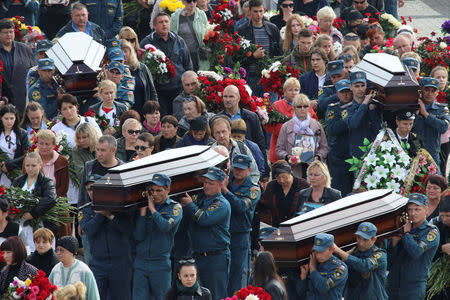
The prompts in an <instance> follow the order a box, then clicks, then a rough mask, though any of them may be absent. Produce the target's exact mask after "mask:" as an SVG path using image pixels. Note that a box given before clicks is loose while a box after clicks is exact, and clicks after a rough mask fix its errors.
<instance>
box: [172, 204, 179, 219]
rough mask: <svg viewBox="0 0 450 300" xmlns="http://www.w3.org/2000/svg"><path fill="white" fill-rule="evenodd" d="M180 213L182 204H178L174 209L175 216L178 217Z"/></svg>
mask: <svg viewBox="0 0 450 300" xmlns="http://www.w3.org/2000/svg"><path fill="white" fill-rule="evenodd" d="M180 213H181V206H180V204H176V205H175V206H174V207H173V215H174V216H178V215H179V214H180Z"/></svg>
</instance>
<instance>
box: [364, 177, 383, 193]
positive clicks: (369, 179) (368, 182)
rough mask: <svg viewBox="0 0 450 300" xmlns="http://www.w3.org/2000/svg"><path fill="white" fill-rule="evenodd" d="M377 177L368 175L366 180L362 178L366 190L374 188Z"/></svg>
mask: <svg viewBox="0 0 450 300" xmlns="http://www.w3.org/2000/svg"><path fill="white" fill-rule="evenodd" d="M378 180H379V179H378V177H377V176H376V175H375V174H370V175H368V176H367V177H366V178H364V182H365V183H366V185H367V188H369V189H371V188H376V187H377V183H378Z"/></svg>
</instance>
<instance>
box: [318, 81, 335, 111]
mask: <svg viewBox="0 0 450 300" xmlns="http://www.w3.org/2000/svg"><path fill="white" fill-rule="evenodd" d="M318 95H319V101H318V105H319V111H321V112H325V111H326V110H327V108H328V105H330V104H331V103H336V102H339V98H338V96H337V93H336V88H335V86H334V85H326V86H324V87H323V88H322V89H321V90H320V91H319V94H318Z"/></svg>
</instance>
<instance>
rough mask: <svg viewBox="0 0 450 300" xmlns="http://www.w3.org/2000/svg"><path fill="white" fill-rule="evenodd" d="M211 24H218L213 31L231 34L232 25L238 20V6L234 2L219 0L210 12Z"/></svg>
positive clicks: (232, 30) (232, 0)
mask: <svg viewBox="0 0 450 300" xmlns="http://www.w3.org/2000/svg"><path fill="white" fill-rule="evenodd" d="M212 17H213V18H212V19H210V20H209V23H211V24H214V23H215V24H218V25H217V26H216V28H215V29H214V30H216V31H219V30H222V31H223V32H227V33H230V34H233V32H234V24H235V23H236V21H238V20H239V19H240V14H239V4H238V3H237V2H236V1H234V0H219V2H218V3H217V5H216V6H215V7H214V9H213V11H212Z"/></svg>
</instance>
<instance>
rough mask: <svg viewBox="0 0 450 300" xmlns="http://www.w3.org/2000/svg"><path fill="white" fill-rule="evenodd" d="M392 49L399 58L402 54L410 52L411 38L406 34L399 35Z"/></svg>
mask: <svg viewBox="0 0 450 300" xmlns="http://www.w3.org/2000/svg"><path fill="white" fill-rule="evenodd" d="M393 44H394V49H395V50H397V52H398V56H399V57H401V56H402V55H403V53H406V52H411V49H412V37H411V36H410V35H409V34H408V33H400V34H399V35H398V36H397V37H396V38H395V39H394V41H393Z"/></svg>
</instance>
